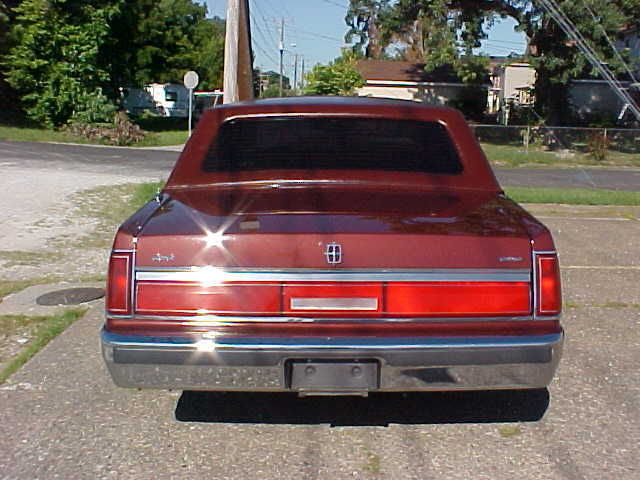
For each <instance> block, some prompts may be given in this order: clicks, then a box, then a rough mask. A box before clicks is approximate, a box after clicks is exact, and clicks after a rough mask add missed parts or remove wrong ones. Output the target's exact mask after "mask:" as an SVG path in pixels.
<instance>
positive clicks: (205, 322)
mask: <svg viewBox="0 0 640 480" xmlns="http://www.w3.org/2000/svg"><path fill="white" fill-rule="evenodd" d="M243 313H244V312H243ZM109 318H113V319H125V318H126V319H129V318H131V317H129V316H123V315H109ZM559 318H560V317H544V318H542V319H540V321H546V320H549V321H557V320H559ZM532 319H533V317H531V316H522V317H516V316H513V317H468V318H467V317H457V318H450V317H433V318H424V317H423V318H403V317H400V318H334V317H331V318H307V317H296V316H293V315H290V316H282V317H262V316H261V317H257V316H253V317H252V316H246V313H245V314H244V315H242V316H241V315H198V316H193V315H191V316H186V315H185V316H180V315H135V317H134V320H161V321H172V322H182V323H183V324H184V325H185V326H217V325H233V324H237V323H323V322H340V323H345V322H350V323H443V322H444V323H457V322H468V323H471V322H520V321H522V322H525V321H530V320H532Z"/></svg>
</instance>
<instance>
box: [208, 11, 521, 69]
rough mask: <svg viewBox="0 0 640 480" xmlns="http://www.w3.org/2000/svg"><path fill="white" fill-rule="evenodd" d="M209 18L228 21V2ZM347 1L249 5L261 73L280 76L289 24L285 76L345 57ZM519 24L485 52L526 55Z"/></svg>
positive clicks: (508, 26)
mask: <svg viewBox="0 0 640 480" xmlns="http://www.w3.org/2000/svg"><path fill="white" fill-rule="evenodd" d="M206 3H207V7H208V10H209V15H211V16H213V15H215V16H218V17H222V18H224V17H225V16H226V9H227V1H226V0H206ZM347 5H348V0H249V9H250V16H251V35H252V43H253V52H254V57H255V66H256V67H259V68H260V69H261V70H262V71H268V70H273V71H278V69H279V56H280V55H279V51H278V40H279V37H280V30H279V29H280V24H281V22H282V20H283V19H284V46H285V53H284V68H285V75H287V76H289V77H292V76H293V68H294V67H293V65H294V62H295V58H296V55H297V56H298V57H297V58H298V69H299V70H298V71H299V72H300V71H301V64H302V58H304V62H305V70H307V71H308V70H309V69H310V68H311V67H313V65H315V64H317V63H323V64H326V63H328V62H330V61H331V60H333V59H334V58H336V57H338V56H339V55H340V49H341V48H342V47H343V46H345V43H344V35H345V33H346V32H347V26H346V24H345V22H344V16H345V13H346V11H347ZM514 25H515V22H513V21H512V20H510V19H506V20H503V21H500V22H498V23H497V24H496V25H494V27H493V28H492V29H491V31H490V32H489V39H488V40H487V41H484V42H483V47H482V51H483V52H484V53H488V54H489V55H502V56H506V55H508V54H509V53H510V52H512V51H514V52H516V53H523V52H524V49H525V46H526V44H525V39H524V35H523V34H521V33H517V32H514V31H513V27H514Z"/></svg>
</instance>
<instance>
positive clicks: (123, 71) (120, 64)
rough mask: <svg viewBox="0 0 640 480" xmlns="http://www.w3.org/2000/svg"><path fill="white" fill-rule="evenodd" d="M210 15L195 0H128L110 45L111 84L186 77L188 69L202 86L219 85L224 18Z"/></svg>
mask: <svg viewBox="0 0 640 480" xmlns="http://www.w3.org/2000/svg"><path fill="white" fill-rule="evenodd" d="M205 16H206V7H204V6H202V5H199V4H197V3H194V2H193V1H191V0H160V1H158V0H135V1H126V2H124V4H123V6H122V8H121V9H120V12H119V13H118V16H117V19H115V20H114V22H113V24H112V29H113V35H112V42H111V44H110V45H109V47H108V50H109V52H108V55H107V58H108V59H110V61H111V62H112V68H111V71H112V87H113V88H114V89H118V88H119V87H122V86H142V85H144V84H145V83H153V82H158V83H165V82H181V81H182V77H183V75H184V74H185V72H187V71H188V70H196V71H197V72H198V74H199V76H200V77H201V84H200V86H202V87H203V88H214V87H220V86H221V83H222V82H221V80H222V77H221V75H222V65H223V62H224V20H221V19H219V18H214V19H206V18H205Z"/></svg>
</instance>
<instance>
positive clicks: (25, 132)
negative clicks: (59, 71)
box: [0, 117, 188, 147]
mask: <svg viewBox="0 0 640 480" xmlns="http://www.w3.org/2000/svg"><path fill="white" fill-rule="evenodd" d="M3 123H4V124H2V125H0V141H10V142H58V143H81V144H103V143H101V142H96V141H92V140H89V139H87V138H84V137H80V136H77V135H72V134H71V133H68V132H64V131H60V130H51V129H48V128H45V127H41V126H38V125H35V124H33V123H28V122H24V121H23V122H20V123H19V124H18V125H7V124H6V122H3ZM138 124H139V125H140V127H141V128H142V129H143V130H145V131H146V132H147V136H146V138H145V139H144V140H143V141H141V142H139V143H136V144H135V145H132V146H134V147H160V146H170V145H180V144H182V143H184V142H185V141H186V140H187V136H188V131H187V130H188V121H187V119H185V118H163V117H152V118H146V119H140V120H138Z"/></svg>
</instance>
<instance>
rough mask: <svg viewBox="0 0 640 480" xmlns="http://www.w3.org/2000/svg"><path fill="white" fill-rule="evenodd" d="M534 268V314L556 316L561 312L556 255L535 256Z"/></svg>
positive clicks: (558, 267)
mask: <svg viewBox="0 0 640 480" xmlns="http://www.w3.org/2000/svg"><path fill="white" fill-rule="evenodd" d="M536 268H537V273H536V284H537V285H536V287H537V299H536V303H537V309H536V313H537V314H538V315H544V316H548V315H558V314H559V313H560V312H561V311H562V291H561V287H560V266H559V264H558V257H557V255H556V254H546V253H545V254H538V255H536Z"/></svg>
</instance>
